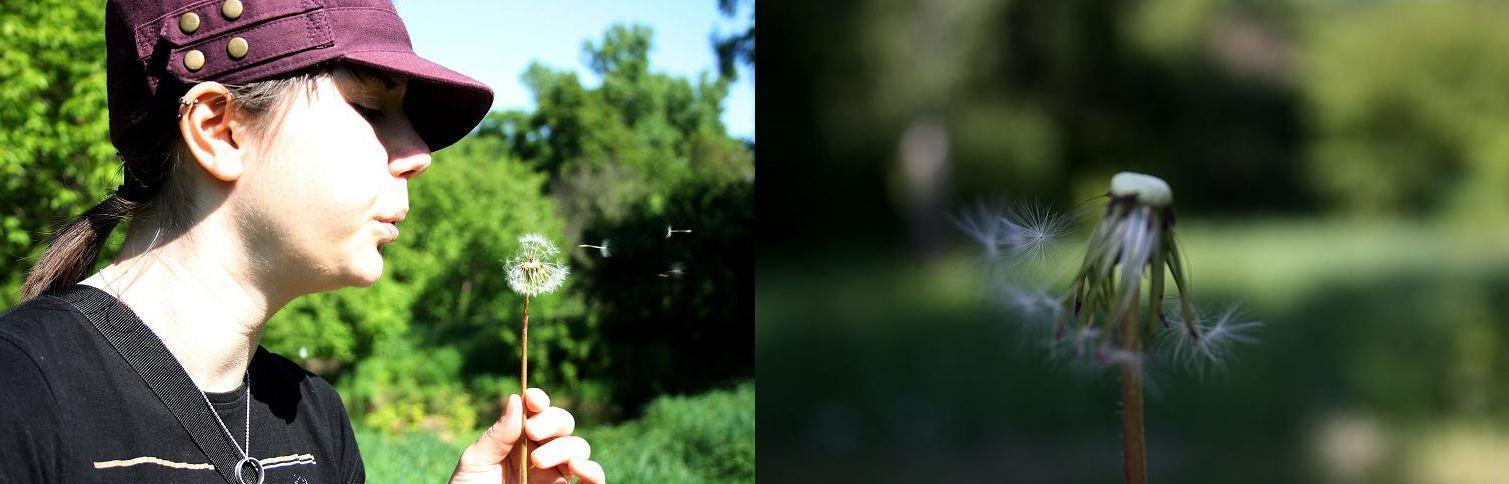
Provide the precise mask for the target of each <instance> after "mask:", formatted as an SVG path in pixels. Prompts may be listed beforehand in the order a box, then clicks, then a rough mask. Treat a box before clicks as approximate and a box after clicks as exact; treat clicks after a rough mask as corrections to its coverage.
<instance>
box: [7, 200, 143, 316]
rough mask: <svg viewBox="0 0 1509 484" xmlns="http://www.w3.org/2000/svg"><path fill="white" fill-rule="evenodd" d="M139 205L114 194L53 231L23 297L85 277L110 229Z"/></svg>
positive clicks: (23, 289)
mask: <svg viewBox="0 0 1509 484" xmlns="http://www.w3.org/2000/svg"><path fill="white" fill-rule="evenodd" d="M138 205H139V204H137V203H136V202H132V201H128V200H126V199H124V198H121V196H120V195H118V194H111V195H110V196H109V197H106V198H105V200H104V201H102V202H100V203H98V204H96V205H95V206H94V207H92V208H90V209H89V210H85V211H84V213H82V214H80V215H79V216H77V217H74V218H73V219H72V220H69V221H68V222H66V223H64V224H62V225H60V226H58V227H57V229H55V230H53V232H52V237H51V239H49V240H48V241H47V250H46V251H45V252H43V253H42V258H41V259H39V260H37V264H36V265H34V266H32V268H31V272H28V273H27V274H26V282H25V283H23V284H22V285H21V300H23V301H25V300H28V299H31V298H34V297H37V295H39V294H42V293H43V292H47V291H49V290H52V289H57V288H60V287H64V286H68V285H71V284H74V283H77V282H79V281H81V280H83V279H84V276H85V274H86V273H87V272H88V271H89V269H91V268H93V267H94V261H95V259H98V258H99V255H100V249H102V248H104V246H105V241H106V240H107V239H109V238H110V232H111V231H113V230H114V229H115V226H116V225H118V224H120V222H121V221H122V220H125V219H127V218H130V217H131V215H132V213H133V212H134V211H135V210H136V208H137V206H138Z"/></svg>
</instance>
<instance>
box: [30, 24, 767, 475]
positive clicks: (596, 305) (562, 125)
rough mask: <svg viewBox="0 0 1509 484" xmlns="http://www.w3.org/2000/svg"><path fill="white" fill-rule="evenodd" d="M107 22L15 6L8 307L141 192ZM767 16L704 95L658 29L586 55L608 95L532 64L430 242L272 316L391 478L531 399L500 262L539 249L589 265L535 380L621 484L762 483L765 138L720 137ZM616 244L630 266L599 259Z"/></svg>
mask: <svg viewBox="0 0 1509 484" xmlns="http://www.w3.org/2000/svg"><path fill="white" fill-rule="evenodd" d="M740 4H747V2H739V1H736V0H725V1H723V2H720V7H721V8H722V11H723V12H724V14H725V15H728V16H742V15H743V14H740V13H739V12H740V11H741V9H740ZM103 5H104V2H102V1H92V2H76V1H68V0H41V1H25V2H9V1H7V2H0V45H3V46H4V48H3V49H0V254H3V259H0V307H7V308H8V307H10V306H12V305H14V304H15V303H16V298H17V297H18V294H19V287H20V283H21V281H22V280H23V279H24V277H25V272H26V271H27V270H28V269H29V268H30V267H31V263H32V261H34V260H35V259H36V257H37V256H38V255H39V254H40V253H41V251H42V249H43V248H44V244H45V241H46V237H47V232H48V230H49V228H50V227H51V226H52V225H53V224H55V223H57V222H60V221H62V220H64V219H66V218H68V217H71V216H73V215H76V214H78V213H80V212H82V211H83V210H84V209H86V208H88V207H89V206H91V205H93V204H94V203H96V202H98V201H99V199H101V198H103V197H104V196H105V195H106V190H107V189H111V188H114V187H115V186H117V185H119V183H120V169H119V165H118V163H117V162H116V161H115V158H114V153H115V150H114V149H113V147H112V146H111V144H110V142H109V138H108V125H107V120H108V118H107V116H106V115H105V114H106V106H105V71H104V55H105V48H104V35H103V24H104V8H103ZM743 10H752V9H749V8H747V5H746V8H744V9H743ZM750 15H752V13H751V14H750ZM748 20H749V24H748V27H747V29H748V30H747V31H743V32H737V31H736V32H732V33H730V34H728V35H726V36H723V37H716V36H715V37H714V38H710V39H707V40H706V42H707V44H706V48H707V49H709V50H710V51H716V52H717V53H718V54H719V57H720V59H721V61H722V65H721V66H719V68H717V69H713V70H711V71H709V72H705V73H703V74H702V75H701V76H700V77H698V78H695V79H691V78H685V77H680V76H676V75H672V74H668V73H665V72H663V71H661V70H659V69H656V67H655V66H653V65H651V62H650V59H651V56H650V52H651V51H652V49H653V48H654V45H655V33H654V31H652V30H651V29H650V28H648V27H645V26H641V25H631V24H623V25H615V26H612V27H610V28H609V29H608V30H607V31H605V32H602V33H601V35H600V36H598V37H596V38H593V39H589V40H588V41H587V42H585V43H584V45H582V46H581V59H582V60H581V62H582V65H583V66H584V68H585V69H586V70H587V71H588V72H590V73H591V76H590V77H591V79H590V81H589V80H586V79H583V78H582V76H580V75H579V72H578V70H577V69H576V68H565V69H562V68H553V67H548V66H545V65H543V64H539V63H536V64H534V65H532V66H531V67H530V68H529V69H528V71H527V72H525V73H524V74H523V76H522V78H521V79H519V82H521V83H523V84H524V85H525V86H526V87H527V88H528V90H529V91H530V92H531V93H532V94H533V96H534V101H535V102H534V106H533V107H532V108H530V109H527V110H503V111H496V112H493V113H491V114H490V115H489V116H488V118H487V119H486V120H485V121H484V122H483V123H482V125H481V126H480V127H479V128H478V130H477V131H476V132H475V133H474V134H473V135H472V136H470V137H468V138H467V139H465V140H464V141H462V142H461V143H459V144H458V145H456V146H454V147H452V148H449V149H447V150H444V151H442V152H439V153H436V154H435V156H434V164H433V168H434V169H433V170H430V171H429V172H427V173H426V175H425V176H424V177H423V178H421V179H418V180H417V181H416V182H415V183H413V184H412V186H411V187H410V197H411V208H412V211H411V213H410V214H409V218H408V221H406V222H405V232H406V233H408V234H413V237H412V238H409V237H406V238H405V239H404V241H403V242H400V243H397V244H394V245H392V246H389V247H388V248H387V249H386V250H385V251H384V257H385V261H386V273H385V274H384V277H383V279H382V280H380V281H379V282H378V283H376V284H375V285H374V286H372V287H371V288H366V289H348V290H341V291H335V292H330V293H322V294H316V295H311V296H306V297H304V298H300V299H298V300H296V301H294V302H293V303H291V304H289V305H288V306H286V307H284V308H283V309H282V310H281V311H280V312H279V313H278V314H277V315H276V316H275V317H274V318H273V319H272V320H271V321H269V323H268V325H267V327H266V329H265V333H264V337H263V340H262V344H263V345H264V346H266V347H268V348H269V349H270V350H272V351H274V352H277V353H280V354H282V355H284V356H288V357H290V358H293V359H294V360H296V361H298V362H299V363H300V364H301V365H303V366H304V367H305V368H307V369H309V370H311V371H314V372H316V373H318V374H320V375H321V376H323V377H325V378H326V379H328V380H330V381H331V382H332V383H333V384H334V385H335V386H336V388H337V389H338V390H339V391H340V393H341V395H342V397H343V399H344V401H345V404H346V405H347V407H348V410H349V412H350V414H351V416H352V420H353V424H355V426H356V428H357V433H358V436H359V442H360V444H361V446H362V448H363V456H364V458H365V460H366V462H367V465H368V469H369V471H368V475H369V476H370V478H371V480H372V481H373V482H422V481H438V480H441V479H444V478H445V477H446V476H449V475H450V471H451V470H452V468H453V467H454V466H455V463H456V460H457V458H458V457H459V456H460V453H461V450H462V449H464V448H465V447H466V446H467V445H468V444H470V443H471V442H472V440H473V439H475V438H476V436H477V435H478V434H479V433H480V432H481V429H483V428H485V427H486V426H488V425H490V424H491V423H492V421H493V420H495V419H496V418H497V416H498V415H499V414H500V412H501V406H500V404H501V402H502V401H503V398H504V396H506V395H507V394H508V393H512V392H518V381H517V376H518V344H519V342H518V338H519V318H520V309H521V307H520V306H521V303H522V301H521V299H520V298H519V296H517V295H515V294H514V293H512V292H510V291H509V290H508V287H507V284H506V282H505V278H504V273H503V267H502V266H503V261H504V259H506V258H508V257H510V256H512V255H513V253H514V252H515V250H516V244H517V238H518V236H519V235H521V234H523V233H525V232H541V233H544V234H546V235H547V236H548V237H550V238H551V239H553V240H555V241H556V242H557V243H560V244H564V247H566V248H568V250H567V253H568V257H569V259H570V264H571V266H572V269H573V270H572V275H571V277H570V278H569V279H568V281H567V286H566V288H565V289H564V290H562V291H558V292H557V293H556V294H554V295H551V296H545V297H540V298H537V299H536V300H535V301H533V302H534V304H533V308H532V316H533V318H534V321H533V323H534V324H532V325H531V326H533V328H532V331H531V338H530V347H531V350H530V351H529V356H530V358H531V361H530V364H529V370H530V372H531V373H530V378H529V382H530V385H531V386H538V387H541V388H544V389H546V390H547V391H548V392H549V393H550V395H551V396H552V403H553V404H554V405H556V406H559V407H563V408H566V409H568V410H569V411H571V412H572V413H573V415H574V416H575V417H576V421H577V423H578V428H577V434H579V435H583V436H585V437H586V438H587V439H588V440H589V441H590V442H591V443H592V444H593V450H594V452H593V458H594V460H597V461H599V462H600V463H601V464H602V465H603V467H604V468H605V469H606V470H607V473H608V475H609V476H610V478H612V479H613V481H614V482H752V481H753V480H754V475H755V474H754V473H755V468H754V447H755V440H754V432H755V427H754V425H755V423H754V411H755V397H754V395H755V390H754V388H755V387H754V349H753V345H752V339H751V338H752V334H753V331H754V300H753V284H754V239H753V227H754V153H753V142H752V141H747V140H741V139H736V138H734V137H732V136H730V135H729V134H728V130H727V129H726V127H725V126H724V125H723V123H722V121H720V114H721V113H722V110H723V102H724V99H725V98H726V96H727V95H728V92H729V86H730V85H731V84H732V83H733V82H734V81H735V79H736V76H738V75H739V69H736V68H735V66H738V65H741V64H742V65H744V66H745V67H746V68H747V69H746V71H752V68H753V66H752V60H751V57H752V49H753V20H752V19H748ZM509 48H525V47H515V46H510V47H509ZM668 226H672V227H675V228H676V229H678V230H690V231H691V232H690V233H677V234H675V236H674V237H668V236H667V233H666V230H667V227H668ZM122 233H123V232H122V231H120V230H117V232H116V234H115V236H114V239H113V240H112V243H111V245H110V246H108V247H107V248H106V250H105V254H104V255H103V257H102V258H101V259H102V260H101V261H100V264H101V265H103V264H104V263H105V262H106V261H108V260H109V259H111V258H112V257H113V254H114V253H115V251H116V250H117V247H118V245H119V243H120V240H119V239H120V238H121V237H122ZM603 240H609V241H610V247H611V257H606V258H605V257H602V255H601V254H600V253H599V252H597V250H596V249H587V248H578V247H577V245H578V244H594V245H599V244H601V243H602V241H603Z"/></svg>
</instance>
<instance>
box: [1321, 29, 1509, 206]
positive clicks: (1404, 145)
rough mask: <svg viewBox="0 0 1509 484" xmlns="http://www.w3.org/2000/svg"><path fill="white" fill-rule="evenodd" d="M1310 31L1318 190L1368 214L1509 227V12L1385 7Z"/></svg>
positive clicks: (1344, 204)
mask: <svg viewBox="0 0 1509 484" xmlns="http://www.w3.org/2000/svg"><path fill="white" fill-rule="evenodd" d="M1324 13H1326V15H1325V16H1324V17H1317V18H1316V19H1314V20H1313V21H1312V22H1310V23H1309V24H1307V28H1306V29H1305V33H1306V37H1305V45H1307V46H1308V48H1306V49H1304V50H1303V51H1302V52H1303V53H1304V57H1303V58H1302V59H1301V60H1302V63H1303V64H1302V66H1303V69H1301V72H1302V73H1303V77H1302V78H1300V79H1299V85H1300V86H1301V87H1302V89H1303V90H1304V91H1305V93H1306V95H1307V96H1306V97H1307V98H1308V99H1310V100H1311V107H1310V113H1311V116H1312V118H1313V119H1314V120H1315V130H1316V135H1317V136H1316V138H1317V142H1316V143H1315V145H1314V147H1313V148H1312V151H1313V156H1314V162H1313V163H1312V164H1311V167H1312V171H1313V175H1314V179H1315V180H1316V181H1317V182H1318V183H1320V188H1322V189H1324V190H1325V193H1326V194H1327V195H1328V196H1329V197H1330V198H1332V199H1334V200H1336V201H1337V203H1338V204H1339V205H1341V206H1342V207H1344V208H1347V209H1350V210H1355V211H1359V212H1366V213H1370V214H1374V215H1377V214H1381V213H1391V212H1407V213H1414V214H1437V213H1441V212H1461V213H1462V214H1464V215H1468V216H1485V217H1488V218H1496V219H1500V220H1502V219H1504V217H1505V216H1506V215H1509V195H1506V194H1509V142H1506V139H1509V138H1506V137H1505V136H1504V133H1506V132H1509V95H1505V93H1504V86H1505V85H1506V84H1509V59H1505V58H1504V56H1502V55H1500V53H1502V52H1503V51H1504V50H1505V49H1509V31H1505V30H1504V29H1503V28H1502V25H1503V23H1504V22H1505V21H1506V20H1509V5H1506V4H1503V3H1498V2H1471V1H1459V2H1432V3H1420V2H1382V3H1380V4H1378V5H1369V6H1366V7H1352V6H1335V7H1331V8H1329V9H1325V10H1324Z"/></svg>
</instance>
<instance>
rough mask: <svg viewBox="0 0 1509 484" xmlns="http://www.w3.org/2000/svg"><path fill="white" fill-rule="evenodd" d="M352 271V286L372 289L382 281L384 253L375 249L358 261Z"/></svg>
mask: <svg viewBox="0 0 1509 484" xmlns="http://www.w3.org/2000/svg"><path fill="white" fill-rule="evenodd" d="M353 269H354V270H353V271H352V274H351V275H352V281H351V285H352V286H356V287H371V286H372V284H375V283H377V280H378V279H382V271H383V260H382V253H381V252H378V251H377V250H376V249H373V250H372V251H371V252H369V253H367V254H366V255H363V256H362V257H360V258H359V260H357V261H356V267H354V268H353Z"/></svg>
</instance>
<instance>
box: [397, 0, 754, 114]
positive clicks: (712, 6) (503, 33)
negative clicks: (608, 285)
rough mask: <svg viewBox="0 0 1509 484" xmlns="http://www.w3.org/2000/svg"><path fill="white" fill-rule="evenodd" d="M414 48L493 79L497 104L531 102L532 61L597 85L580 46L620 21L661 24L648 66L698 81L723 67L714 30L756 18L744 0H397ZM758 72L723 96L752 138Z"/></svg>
mask: <svg viewBox="0 0 1509 484" xmlns="http://www.w3.org/2000/svg"><path fill="white" fill-rule="evenodd" d="M394 4H395V5H396V6H397V7H398V14H399V15H400V16H402V17H403V19H404V24H405V25H406V26H407V27H408V29H409V37H411V38H412V39H413V42H414V51H415V52H418V53H419V55H420V56H423V57H425V58H427V59H430V60H432V61H435V62H438V63H440V64H441V65H444V66H446V67H449V68H451V69H454V70H456V71H459V72H461V73H462V74H466V75H468V76H471V77H473V78H475V79H477V80H479V81H482V82H483V83H485V84H487V85H488V86H491V87H492V88H493V92H494V93H495V95H496V97H495V98H494V100H493V108H494V109H532V108H533V107H534V99H533V98H532V97H531V95H530V93H529V91H528V90H526V89H525V88H524V84H523V82H521V81H520V77H519V76H520V75H522V74H523V73H524V69H525V68H527V67H528V66H529V63H530V62H531V61H539V62H540V63H542V64H545V65H547V66H550V67H552V68H556V69H574V70H576V71H577V72H578V74H579V75H580V76H581V79H582V80H583V82H584V83H586V84H587V85H588V86H595V85H597V83H598V79H597V76H596V75H594V74H592V73H591V72H590V71H589V70H588V69H587V68H586V66H585V65H584V64H583V62H582V44H583V43H584V42H587V41H594V42H595V41H598V40H601V38H602V34H603V32H606V31H607V30H608V27H609V26H611V25H614V24H618V23H630V24H641V25H648V26H650V27H651V28H652V29H654V31H655V38H654V44H653V46H652V48H651V50H650V68H651V69H652V70H655V71H661V72H667V73H671V74H674V75H677V76H680V77H685V78H687V79H689V80H691V81H692V82H694V83H695V80H696V79H697V76H698V75H699V74H700V73H702V72H708V73H709V74H713V73H716V72H717V68H718V59H717V54H716V53H714V52H713V47H712V41H711V40H710V38H711V36H712V35H713V34H714V33H717V34H720V35H727V34H731V33H733V32H736V31H742V28H743V27H747V26H748V25H749V23H750V22H751V21H752V20H751V16H750V15H749V9H751V8H753V7H752V5H744V6H743V9H742V10H741V11H740V12H739V13H738V15H736V16H734V17H731V18H730V17H724V16H723V13H722V12H721V11H719V10H718V2H717V0H632V1H627V0H445V1H437V0H396V1H395V2H394ZM753 77H754V75H753V73H751V72H750V71H749V68H748V67H747V66H742V65H741V66H740V67H739V81H738V82H737V83H736V84H734V86H733V87H732V89H731V90H730V92H729V95H728V97H727V98H726V99H725V100H724V102H723V124H724V125H725V126H727V127H728V131H729V133H730V134H731V135H733V136H734V137H737V138H743V139H748V140H754V137H755V133H754V124H755V123H754V104H755V94H754V79H753Z"/></svg>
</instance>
